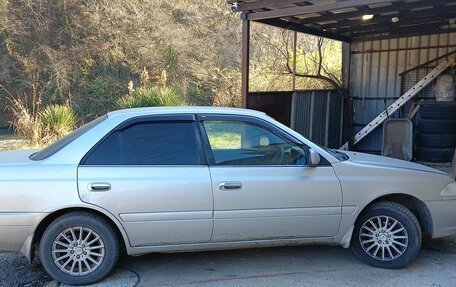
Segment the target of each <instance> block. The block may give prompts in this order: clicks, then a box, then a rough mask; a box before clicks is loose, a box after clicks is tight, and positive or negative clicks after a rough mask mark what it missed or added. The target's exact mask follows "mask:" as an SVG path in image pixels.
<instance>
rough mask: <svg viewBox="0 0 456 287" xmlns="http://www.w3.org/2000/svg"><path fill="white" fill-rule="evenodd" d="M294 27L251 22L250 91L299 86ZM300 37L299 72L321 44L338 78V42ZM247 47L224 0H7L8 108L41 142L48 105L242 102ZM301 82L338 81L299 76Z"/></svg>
mask: <svg viewBox="0 0 456 287" xmlns="http://www.w3.org/2000/svg"><path fill="white" fill-rule="evenodd" d="M290 35H291V34H290V33H289V32H286V31H282V30H280V29H276V28H271V27H269V26H265V25H260V24H253V27H252V36H251V37H252V48H251V52H252V57H251V59H252V60H251V61H252V62H251V76H250V81H251V83H250V87H251V90H256V91H258V90H289V89H290V88H291V76H290V73H289V72H290V71H289V65H290V64H291V63H292V60H291V54H290V53H291V49H290V47H292V45H291V43H292V42H291V41H292V37H290ZM298 40H299V41H298V57H297V66H298V76H299V75H309V73H308V71H310V70H312V69H314V67H315V64H316V63H317V62H315V60H316V59H317V58H316V57H315V56H316V55H319V53H321V52H322V53H323V54H324V61H323V62H322V63H323V65H322V67H323V68H324V70H322V73H321V75H324V76H328V77H330V78H331V79H332V80H335V81H336V80H338V79H340V62H341V59H340V50H341V48H340V44H339V43H336V42H328V41H323V42H321V43H323V44H322V45H319V43H320V42H319V41H320V40H318V39H317V38H315V37H311V36H308V35H303V34H300V35H299V38H298ZM240 46H241V21H240V20H239V15H238V14H236V13H232V12H231V11H230V9H229V6H228V5H227V4H226V2H225V0H211V1H199V2H194V1H188V0H171V1H162V0H99V1H86V0H74V1H68V0H33V1H30V0H15V1H11V0H0V65H1V67H2V69H0V84H1V85H2V87H3V89H2V90H0V110H2V111H3V109H4V107H8V109H9V110H10V111H11V112H13V115H14V117H13V125H14V127H15V129H16V130H17V131H18V132H20V133H22V134H27V136H26V137H27V138H30V139H31V140H30V143H31V144H33V145H34V144H38V143H40V144H45V143H46V142H49V141H51V139H50V138H55V137H54V136H51V137H49V140H48V139H47V138H44V139H43V141H41V139H39V137H40V136H38V135H43V131H42V130H40V129H46V128H45V127H44V126H43V123H42V119H41V116H42V115H43V113H44V110H45V109H46V107H49V109H54V112H56V113H57V112H63V113H67V114H70V107H71V110H72V112H71V114H73V116H74V117H75V118H76V117H77V118H78V119H79V122H81V123H82V122H85V121H87V120H90V119H93V118H95V117H97V116H99V115H101V114H104V113H106V112H107V111H110V110H113V109H117V108H127V107H140V106H158V105H215V106H232V107H236V106H240V88H241V84H240V80H241V79H240V59H241V57H240ZM145 77H146V78H145ZM297 87H298V88H300V89H306V88H328V87H332V86H331V83H329V82H328V81H325V79H321V78H309V77H300V78H299V79H298V80H297ZM7 91H8V92H7ZM8 93H9V94H8ZM37 93H39V102H36V101H37V98H36V96H37ZM8 98H9V99H8ZM27 105H28V106H27ZM36 105H38V106H39V108H37V107H36ZM55 105H57V106H55ZM51 106H52V108H51ZM57 107H59V108H57ZM63 107H64V108H63ZM57 109H60V110H59V111H57ZM64 110H65V111H64ZM54 116H55V115H54ZM61 117H62V115H59V116H58V118H59V121H60V119H61ZM63 121H65V122H66V121H68V126H71V125H74V123H72V124H70V122H72V120H70V119H67V120H62V122H59V124H60V123H62V124H63ZM54 123H55V122H54ZM40 124H41V125H42V126H41V127H36V128H34V129H33V130H31V131H28V132H27V131H25V130H26V129H27V126H28V125H40ZM55 124H57V123H55ZM64 125H66V124H64ZM59 130H60V129H59ZM65 132H66V131H65ZM33 133H36V135H34V134H33ZM53 133H54V134H59V135H61V133H59V132H57V131H55V130H54V131H53Z"/></svg>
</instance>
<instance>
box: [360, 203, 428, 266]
mask: <svg viewBox="0 0 456 287" xmlns="http://www.w3.org/2000/svg"><path fill="white" fill-rule="evenodd" d="M421 238H422V233H421V228H420V224H419V222H418V220H417V218H416V217H415V215H413V213H412V212H411V211H410V210H409V209H407V208H406V207H405V206H403V205H401V204H398V203H395V202H386V201H385V202H379V203H376V204H373V205H372V206H371V207H370V208H369V209H368V210H367V211H366V212H365V213H363V214H362V215H361V216H360V217H359V218H358V220H357V222H356V225H355V230H354V233H353V237H352V250H353V251H354V253H355V254H356V256H357V257H358V258H359V259H361V260H362V261H363V262H365V263H367V264H369V265H371V266H375V267H381V268H388V269H397V268H402V267H405V266H406V265H408V264H409V263H410V262H412V261H413V260H414V259H415V257H416V256H417V254H418V252H419V250H420V247H421V240H422V239H421Z"/></svg>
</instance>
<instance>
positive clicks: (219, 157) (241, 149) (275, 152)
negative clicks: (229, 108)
mask: <svg viewBox="0 0 456 287" xmlns="http://www.w3.org/2000/svg"><path fill="white" fill-rule="evenodd" d="M204 128H205V130H206V134H207V137H208V140H209V144H210V147H211V151H212V154H213V157H214V161H215V164H217V165H305V164H307V162H306V159H307V156H306V150H307V149H306V148H305V147H303V146H299V145H296V144H294V143H291V142H289V141H287V140H285V139H284V138H282V137H281V136H279V135H277V134H275V133H274V132H272V131H270V130H268V129H266V128H264V127H261V126H258V125H255V124H252V123H248V122H240V121H205V122H204Z"/></svg>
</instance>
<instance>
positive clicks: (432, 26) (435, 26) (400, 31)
mask: <svg viewBox="0 0 456 287" xmlns="http://www.w3.org/2000/svg"><path fill="white" fill-rule="evenodd" d="M440 26H442V24H441V23H424V24H420V25H413V26H403V27H397V28H395V29H389V28H384V29H382V30H368V31H361V32H359V33H358V32H357V31H353V33H352V36H353V37H359V36H365V35H373V34H374V35H375V34H381V33H385V34H386V35H395V36H402V35H406V34H409V33H415V32H423V33H432V32H435V31H437V30H439V28H440Z"/></svg>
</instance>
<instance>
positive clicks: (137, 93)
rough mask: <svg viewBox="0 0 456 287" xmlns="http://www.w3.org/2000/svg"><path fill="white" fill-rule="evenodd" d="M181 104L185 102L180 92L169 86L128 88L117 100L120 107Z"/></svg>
mask: <svg viewBox="0 0 456 287" xmlns="http://www.w3.org/2000/svg"><path fill="white" fill-rule="evenodd" d="M183 105H187V103H186V102H185V99H184V97H183V96H182V94H181V93H179V92H178V91H176V90H174V89H173V88H170V87H155V88H148V87H140V88H130V92H129V93H128V94H127V95H125V96H123V97H122V98H120V99H119V100H118V101H117V107H118V108H120V109H129V108H141V107H159V106H183Z"/></svg>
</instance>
